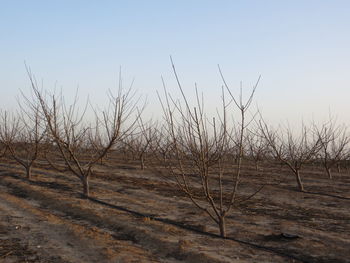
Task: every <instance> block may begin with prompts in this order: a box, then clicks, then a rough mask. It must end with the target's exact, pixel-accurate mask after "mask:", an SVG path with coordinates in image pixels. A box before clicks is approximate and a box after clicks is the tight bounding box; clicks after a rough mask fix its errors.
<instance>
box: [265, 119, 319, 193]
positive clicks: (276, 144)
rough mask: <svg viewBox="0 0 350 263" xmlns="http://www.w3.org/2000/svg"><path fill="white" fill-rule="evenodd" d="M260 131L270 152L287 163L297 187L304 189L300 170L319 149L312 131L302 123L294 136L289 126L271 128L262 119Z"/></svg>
mask: <svg viewBox="0 0 350 263" xmlns="http://www.w3.org/2000/svg"><path fill="white" fill-rule="evenodd" d="M260 128H261V132H262V134H263V136H264V138H265V139H266V141H267V143H268V145H269V147H270V150H271V153H272V154H273V155H274V157H275V158H276V159H279V160H280V161H281V162H282V163H284V164H285V165H287V167H289V168H290V170H291V171H292V172H293V174H294V175H295V178H296V181H297V184H298V188H299V190H300V191H302V192H303V191H304V185H303V182H302V178H301V175H300V171H301V169H302V167H303V165H305V164H306V163H308V162H311V161H312V160H314V158H315V157H316V156H317V153H318V151H319V149H320V143H319V142H320V141H319V138H317V136H315V135H314V134H313V132H312V131H310V130H309V129H307V127H306V126H305V125H304V123H303V124H302V127H301V133H300V135H299V136H296V135H295V134H294V133H295V131H292V130H291V128H290V127H288V128H286V129H284V130H283V129H279V130H273V129H272V128H269V127H268V126H267V124H266V123H265V122H263V121H261V122H260Z"/></svg>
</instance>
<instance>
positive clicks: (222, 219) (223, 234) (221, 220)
mask: <svg viewBox="0 0 350 263" xmlns="http://www.w3.org/2000/svg"><path fill="white" fill-rule="evenodd" d="M219 228H220V236H221V237H226V224H225V217H224V216H221V217H220V218H219Z"/></svg>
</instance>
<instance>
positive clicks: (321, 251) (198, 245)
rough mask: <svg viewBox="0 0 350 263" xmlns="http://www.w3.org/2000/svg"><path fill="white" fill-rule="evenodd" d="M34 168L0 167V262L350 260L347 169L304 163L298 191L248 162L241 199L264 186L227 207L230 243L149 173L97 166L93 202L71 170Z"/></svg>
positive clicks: (282, 176)
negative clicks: (28, 173) (28, 174)
mask: <svg viewBox="0 0 350 263" xmlns="http://www.w3.org/2000/svg"><path fill="white" fill-rule="evenodd" d="M33 174H34V176H33V179H32V181H30V182H29V181H27V180H26V179H24V176H23V171H22V170H21V168H20V167H19V166H17V165H16V164H14V163H11V162H8V163H4V162H3V163H2V164H1V165H0V262H53V263H55V262H56V263H58V262H73V263H75V262H350V192H349V190H350V175H349V174H346V173H342V174H335V178H334V180H333V181H330V180H329V179H327V178H326V176H325V175H324V174H323V173H322V172H321V171H319V170H311V168H309V169H308V170H307V171H306V173H304V181H305V187H306V190H307V191H308V192H307V193H300V192H298V191H296V187H295V181H294V177H293V176H291V175H290V173H289V171H288V170H287V169H281V168H280V167H277V166H276V167H272V168H271V167H264V170H263V171H260V172H258V173H257V172H256V171H254V170H253V169H251V168H250V167H246V168H245V169H244V171H243V178H245V179H244V180H243V182H242V185H241V197H244V196H248V195H249V194H251V193H252V192H254V190H255V189H257V188H258V186H259V185H261V184H266V185H265V187H264V188H263V189H262V190H261V191H260V192H259V193H258V194H257V195H256V196H254V197H253V198H252V199H250V200H249V201H247V202H245V203H242V204H240V205H239V206H237V207H235V208H234V210H232V212H231V213H230V215H229V216H228V218H227V230H228V237H229V239H226V240H223V239H221V238H218V237H215V236H213V235H211V234H217V232H218V230H217V226H216V225H215V224H214V223H213V222H212V221H211V220H210V219H209V218H208V216H206V215H205V214H204V213H202V212H201V211H198V210H197V209H196V208H195V207H194V206H193V205H192V204H191V202H190V201H188V200H187V199H186V197H185V196H184V195H183V194H182V193H181V192H179V191H178V189H177V187H176V185H175V184H172V183H170V182H168V181H166V180H165V179H164V178H163V177H162V176H160V175H159V174H158V173H156V172H154V171H140V170H139V169H137V166H136V165H132V164H125V165H122V166H121V165H120V166H119V167H118V166H116V165H113V166H111V165H105V166H100V167H99V168H98V170H96V172H95V175H94V177H93V178H91V181H90V185H91V191H92V196H93V198H92V199H91V200H86V199H83V198H82V197H81V195H80V191H81V185H80V182H79V180H77V179H76V178H75V177H73V176H72V175H70V174H62V173H59V172H56V171H54V170H52V169H48V168H47V167H45V165H43V164H42V165H38V166H37V168H35V169H34V171H33ZM282 233H285V234H290V235H294V236H295V238H287V237H284V236H283V235H281V234H282Z"/></svg>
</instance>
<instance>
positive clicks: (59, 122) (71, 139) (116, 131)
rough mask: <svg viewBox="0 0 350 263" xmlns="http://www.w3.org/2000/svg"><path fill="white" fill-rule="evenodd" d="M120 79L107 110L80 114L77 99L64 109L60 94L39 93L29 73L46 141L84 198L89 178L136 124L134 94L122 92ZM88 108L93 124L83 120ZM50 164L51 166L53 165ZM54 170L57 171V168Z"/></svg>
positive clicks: (87, 192)
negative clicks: (77, 185)
mask: <svg viewBox="0 0 350 263" xmlns="http://www.w3.org/2000/svg"><path fill="white" fill-rule="evenodd" d="M119 77H120V83H119V89H118V93H117V94H116V95H113V94H112V93H111V92H110V94H109V103H108V107H107V108H106V109H104V110H98V109H96V108H93V107H92V106H91V104H88V103H87V104H86V108H85V109H84V110H82V111H80V110H79V108H78V98H77V96H76V97H75V99H74V101H73V103H72V104H70V105H67V104H66V101H65V99H64V97H63V96H62V94H59V95H55V94H49V93H45V92H43V91H41V90H40V89H39V88H38V86H37V84H36V81H35V78H34V77H33V75H32V74H31V73H30V72H29V79H30V81H31V85H32V90H33V91H34V94H35V96H36V99H37V101H38V103H39V105H40V110H41V114H42V116H43V118H44V119H45V122H46V126H47V131H48V138H49V140H48V141H49V142H52V144H53V146H54V148H56V149H57V151H58V152H59V153H60V157H61V158H62V159H63V163H64V169H66V170H68V171H69V172H71V173H72V174H73V175H75V176H76V177H78V178H79V179H80V180H81V182H82V185H83V194H84V195H85V196H87V197H88V196H89V194H90V193H89V178H90V176H91V174H92V173H93V168H94V166H95V165H96V163H97V162H98V161H100V160H101V159H102V158H103V157H104V156H105V155H106V154H107V153H108V151H110V150H111V149H112V148H113V146H114V145H115V144H116V143H118V142H120V141H121V140H122V139H123V138H124V137H125V136H126V135H127V134H129V133H130V132H131V131H132V129H133V128H134V126H135V124H136V122H137V116H134V113H135V112H136V111H135V108H136V104H135V102H133V100H132V99H133V95H134V93H132V89H131V87H130V88H129V89H128V90H126V91H124V90H123V88H122V83H121V76H119ZM89 106H90V107H91V108H92V109H93V112H94V118H93V122H87V121H86V120H85V114H86V109H87V107H89ZM136 115H137V114H136ZM50 163H51V164H52V165H54V162H53V161H50ZM55 168H57V169H59V167H58V166H55Z"/></svg>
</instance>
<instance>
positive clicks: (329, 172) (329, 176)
mask: <svg viewBox="0 0 350 263" xmlns="http://www.w3.org/2000/svg"><path fill="white" fill-rule="evenodd" d="M326 172H327V175H328V178H329V179H332V173H331V168H329V167H326Z"/></svg>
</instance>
